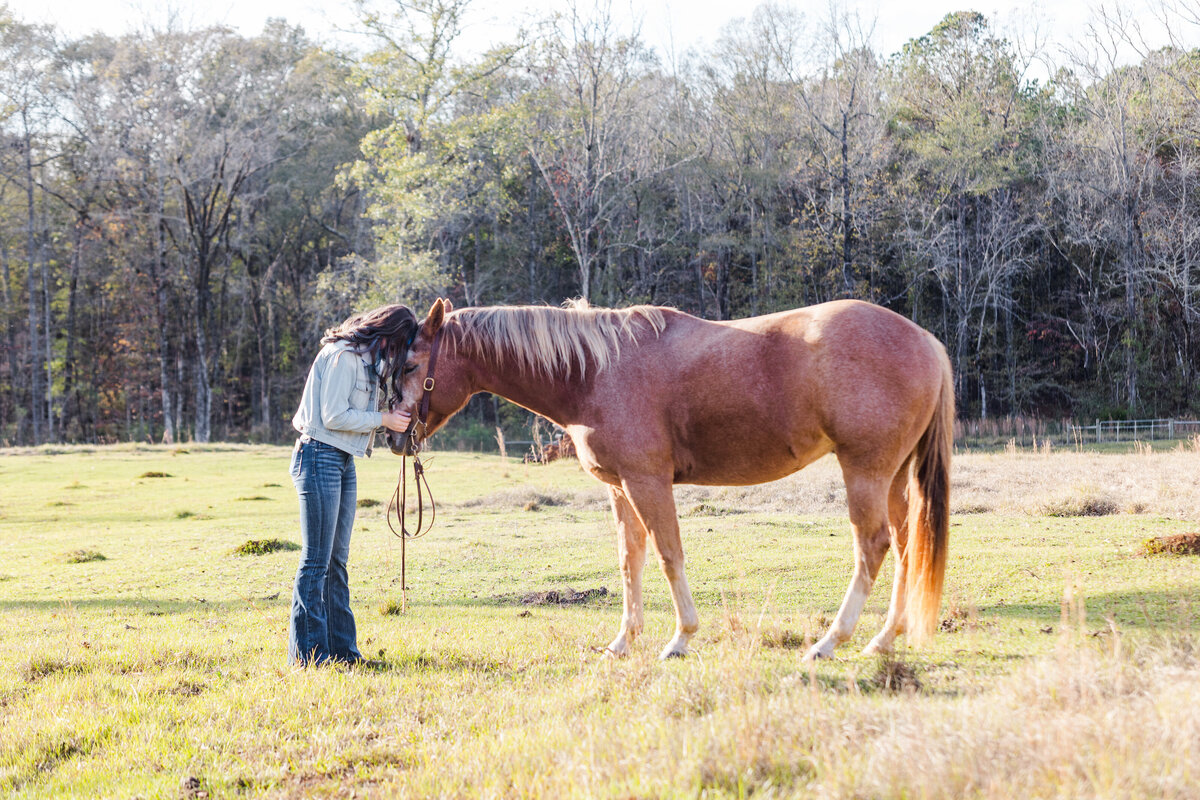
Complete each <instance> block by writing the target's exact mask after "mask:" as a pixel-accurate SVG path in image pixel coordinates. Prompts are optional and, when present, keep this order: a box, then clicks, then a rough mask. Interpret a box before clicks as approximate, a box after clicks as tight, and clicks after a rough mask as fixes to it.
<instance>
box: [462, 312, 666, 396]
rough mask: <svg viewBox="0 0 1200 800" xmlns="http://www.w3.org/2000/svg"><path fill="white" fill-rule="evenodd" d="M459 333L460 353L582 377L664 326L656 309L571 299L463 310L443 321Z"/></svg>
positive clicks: (527, 369)
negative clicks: (593, 304) (554, 304)
mask: <svg viewBox="0 0 1200 800" xmlns="http://www.w3.org/2000/svg"><path fill="white" fill-rule="evenodd" d="M447 322H448V323H452V324H454V325H455V327H456V328H457V330H456V331H455V333H456V334H457V335H455V336H454V337H452V340H453V342H454V347H455V348H457V349H458V350H460V351H461V352H463V353H465V354H468V355H474V356H477V357H482V358H491V359H493V360H495V361H496V362H497V363H498V364H499V365H500V366H513V367H516V368H517V369H518V370H519V371H520V372H521V373H522V374H525V373H534V374H539V373H540V374H543V375H548V376H555V375H562V376H564V377H570V376H571V375H572V374H573V373H574V372H575V371H576V370H578V373H579V377H583V376H584V375H585V374H586V372H587V369H588V365H589V363H590V364H591V366H593V367H594V368H595V370H596V371H597V372H600V371H602V370H603V369H604V368H605V367H607V366H608V365H609V364H611V363H612V362H613V360H614V359H616V358H617V357H618V356H619V355H620V353H621V344H622V343H623V342H628V343H630V344H636V343H637V340H638V335H639V334H642V333H646V332H649V333H652V334H653V335H655V336H657V335H658V334H659V333H661V332H662V330H663V328H665V327H666V324H667V321H666V317H665V316H664V315H663V310H662V309H661V308H659V307H657V306H631V307H629V308H623V309H613V308H592V307H590V306H588V305H587V303H586V302H584V301H575V302H573V303H571V304H570V305H569V306H567V307H566V308H554V307H552V306H482V307H476V308H464V309H461V310H459V311H457V312H455V313H454V314H453V315H451V316H450V317H449V318H448V319H447Z"/></svg>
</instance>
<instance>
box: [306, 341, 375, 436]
mask: <svg viewBox="0 0 1200 800" xmlns="http://www.w3.org/2000/svg"><path fill="white" fill-rule="evenodd" d="M368 358H369V357H368V356H365V355H358V354H357V353H354V352H353V351H352V350H351V349H350V345H349V344H348V343H347V342H330V343H329V344H327V345H325V346H324V347H322V348H321V352H319V353H317V357H316V359H314V360H313V365H312V369H310V370H309V371H308V379H307V380H306V381H305V382H304V394H303V395H301V397H300V408H299V409H298V410H297V411H296V416H294V417H292V427H293V428H295V429H296V430H298V431H300V433H302V434H304V435H306V436H309V437H311V438H313V439H316V440H317V441H318V442H324V443H325V444H329V445H333V446H334V447H336V448H338V449H339V450H344V451H346V452H347V453H352V454H354V455H356V456H369V455H371V445H372V443H373V442H374V441H375V430H376V429H377V428H379V427H380V426H381V425H382V424H383V415H382V414H381V413H380V412H379V410H378V407H379V401H378V400H377V397H378V394H379V384H378V383H377V381H376V380H375V379H374V377H373V371H372V369H371V364H370V362H369V361H368Z"/></svg>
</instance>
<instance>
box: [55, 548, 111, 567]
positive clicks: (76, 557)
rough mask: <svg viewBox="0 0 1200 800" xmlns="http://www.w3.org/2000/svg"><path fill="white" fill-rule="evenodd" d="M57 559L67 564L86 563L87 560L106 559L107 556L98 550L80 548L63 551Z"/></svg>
mask: <svg viewBox="0 0 1200 800" xmlns="http://www.w3.org/2000/svg"><path fill="white" fill-rule="evenodd" d="M59 560H60V561H63V562H64V563H67V564H86V563H88V562H89V561H107V560H108V558H107V557H106V556H105V555H104V554H103V553H101V552H100V551H99V550H91V549H86V548H81V549H79V550H72V551H71V552H69V553H63V554H62V556H61V557H60V559H59Z"/></svg>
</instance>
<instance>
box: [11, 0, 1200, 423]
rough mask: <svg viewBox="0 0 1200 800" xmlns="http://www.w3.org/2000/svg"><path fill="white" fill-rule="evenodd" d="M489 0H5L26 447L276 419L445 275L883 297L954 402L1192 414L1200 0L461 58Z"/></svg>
mask: <svg viewBox="0 0 1200 800" xmlns="http://www.w3.org/2000/svg"><path fill="white" fill-rule="evenodd" d="M468 3H469V0H410V1H409V2H405V3H403V4H400V3H397V4H395V5H392V6H390V7H387V8H384V9H383V10H379V9H378V8H373V7H370V6H367V5H364V4H362V3H360V4H358V5H357V6H356V7H355V8H356V10H357V14H358V20H359V26H360V30H361V31H362V32H364V33H367V34H369V37H368V38H369V41H370V42H371V45H370V46H369V47H367V48H364V49H363V50H361V51H359V52H343V51H339V50H338V49H336V48H333V47H329V46H321V45H318V44H317V43H315V42H314V41H313V40H311V39H310V38H309V37H308V36H306V34H305V33H304V31H303V30H301V29H299V28H296V27H293V26H290V25H288V24H287V23H286V22H284V21H282V20H279V21H272V22H271V23H269V24H268V25H267V26H266V27H265V29H264V30H263V32H262V33H261V34H260V35H258V36H253V37H246V36H242V35H239V34H237V33H235V32H233V31H231V30H229V29H225V28H205V29H196V30H179V29H172V28H167V29H160V30H145V31H141V32H136V33H129V34H126V35H122V36H108V35H103V34H93V35H90V36H86V37H83V38H75V39H70V38H64V37H63V36H61V35H60V33H59V32H58V31H56V30H55V29H53V28H50V27H45V26H39V25H31V24H26V23H23V22H21V21H19V20H17V19H14V18H13V17H12V16H11V15H10V14H8V13H7V12H3V13H2V14H0V289H2V290H3V292H2V295H0V302H2V304H3V306H2V308H0V315H2V319H3V328H4V332H3V336H4V341H3V345H2V346H3V350H4V355H3V357H2V358H0V444H10V445H11V444H29V443H43V442H51V441H116V440H128V439H133V440H143V441H144V440H152V441H169V442H179V441H187V440H194V441H201V442H204V441H209V440H212V439H242V440H246V439H252V440H262V441H274V440H279V439H281V438H284V437H285V436H287V435H288V433H289V430H290V425H289V422H290V417H291V414H292V412H293V411H294V406H295V403H296V399H297V398H298V396H299V393H300V388H301V386H302V384H303V381H304V378H305V374H306V371H307V368H308V365H309V363H310V361H311V359H312V356H313V355H314V353H315V351H316V349H317V348H318V346H319V343H318V341H319V337H320V334H321V331H322V330H323V329H324V328H325V327H328V326H330V325H331V324H333V323H335V322H337V321H339V320H340V319H342V318H344V317H346V316H347V315H348V314H350V313H351V312H352V311H353V310H356V309H363V308H365V307H369V306H372V305H375V304H379V303H383V302H397V301H399V302H406V303H409V304H410V305H413V306H414V308H416V309H418V310H420V309H421V308H422V307H423V306H425V305H426V304H427V303H428V301H429V300H430V299H432V298H433V297H435V296H437V295H442V294H444V295H448V296H450V297H452V298H453V299H454V300H455V302H456V305H480V304H494V303H553V304H557V303H559V302H561V301H562V300H563V299H565V298H569V297H582V298H585V299H587V300H588V301H589V302H591V303H593V304H596V305H618V306H619V305H627V304H631V303H641V302H649V303H658V304H666V305H673V306H675V307H678V308H680V309H683V310H685V311H688V312H690V313H693V314H697V315H700V316H703V317H708V318H711V319H732V318H737V317H742V316H748V315H753V314H763V313H769V312H772V311H778V310H782V309H786V308H792V307H797V306H802V305H809V304H813V303H818V302H823V301H827V300H833V299H837V298H845V297H855V298H862V299H866V300H871V301H873V302H877V303H881V304H883V305H886V306H888V307H890V308H892V309H894V310H896V311H898V312H899V313H902V314H904V315H906V316H909V317H911V318H912V319H914V320H915V321H916V322H918V323H919V324H921V325H923V326H924V327H926V328H928V329H929V330H931V331H933V332H934V333H935V334H937V335H938V336H939V337H940V338H941V339H942V341H943V342H945V343H946V346H947V350H948V352H949V353H950V356H951V359H952V361H953V364H954V368H955V375H956V381H957V386H956V389H957V392H958V402H959V410H960V414H961V415H963V416H964V417H975V418H989V417H997V416H1006V415H1038V416H1055V417H1066V416H1075V417H1086V418H1091V417H1095V416H1101V417H1124V416H1147V415H1154V416H1158V415H1194V414H1195V413H1196V412H1197V410H1200V399H1197V393H1196V391H1195V389H1196V386H1197V373H1198V369H1200V342H1198V341H1197V328H1196V322H1197V319H1198V315H1200V287H1198V285H1197V284H1198V281H1200V198H1197V196H1196V195H1197V191H1196V186H1197V181H1196V179H1197V175H1198V173H1200V102H1198V101H1200V49H1197V48H1196V47H1194V46H1190V45H1188V44H1187V42H1188V41H1189V37H1190V39H1191V41H1195V39H1196V35H1197V32H1198V31H1200V6H1196V5H1193V6H1188V5H1186V4H1173V5H1171V6H1170V7H1169V8H1166V9H1165V10H1164V11H1163V14H1162V19H1163V22H1164V24H1165V25H1166V30H1167V31H1168V34H1169V35H1170V38H1171V41H1172V42H1174V44H1171V45H1168V46H1165V47H1157V48H1150V47H1145V46H1143V45H1142V43H1141V41H1140V40H1139V39H1138V38H1137V36H1136V32H1137V30H1138V29H1139V28H1138V26H1137V25H1135V24H1134V21H1133V20H1131V19H1128V18H1125V17H1122V16H1121V14H1120V12H1110V13H1108V14H1104V13H1102V14H1101V15H1100V16H1099V17H1098V18H1097V19H1095V20H1093V21H1092V23H1091V24H1090V26H1089V27H1088V30H1087V32H1086V35H1084V36H1082V37H1081V39H1080V41H1079V42H1077V43H1076V44H1075V49H1074V50H1071V51H1067V52H1059V53H1058V55H1057V56H1056V59H1055V60H1056V61H1057V62H1059V63H1058V64H1057V65H1056V66H1054V67H1052V68H1050V67H1047V66H1046V65H1047V64H1049V63H1050V61H1049V60H1048V59H1047V53H1046V52H1045V51H1044V50H1042V51H1039V50H1037V49H1036V48H1033V47H1029V46H1027V44H1026V43H1025V42H1022V41H1019V40H1017V39H1015V38H1014V37H1011V36H1006V35H1004V34H1003V33H1002V32H1001V31H999V30H998V24H997V23H996V22H994V21H992V20H989V19H988V18H987V17H984V16H983V15H981V14H978V13H975V12H971V11H963V12H958V13H954V14H950V15H948V16H947V17H946V18H945V19H943V20H942V21H941V22H940V23H939V24H938V25H937V26H935V27H934V28H933V29H932V30H931V31H929V33H927V34H926V35H924V36H921V37H919V38H916V39H913V40H911V41H909V42H907V43H906V44H905V45H904V46H903V47H902V48H901V49H900V50H899V51H898V52H896V53H891V54H883V53H880V52H877V51H876V49H874V48H873V46H872V44H871V37H870V35H869V34H870V32H869V28H868V26H865V25H864V24H863V22H862V21H861V20H860V19H858V18H857V17H855V16H853V15H848V14H844V13H842V12H840V11H838V10H837V9H836V8H834V9H832V10H831V11H830V12H829V13H827V14H826V15H825V16H823V17H819V18H817V17H809V16H804V15H801V14H800V13H798V12H796V11H795V10H793V9H791V8H788V7H786V6H782V5H776V4H767V5H763V6H760V7H758V8H757V9H755V10H754V11H753V13H752V14H750V16H749V17H747V18H746V19H742V20H737V21H734V22H731V23H730V24H729V25H728V26H727V27H726V28H725V30H724V31H723V32H722V34H721V35H720V37H719V38H718V39H717V41H716V42H715V43H714V44H713V45H711V46H710V47H707V48H705V49H704V50H702V51H694V52H690V53H688V54H687V55H685V56H684V57H682V58H681V59H679V60H677V61H671V62H667V61H664V59H663V58H662V57H660V56H659V55H658V54H656V53H655V52H654V51H653V50H652V49H650V48H649V47H647V46H646V44H645V42H644V40H643V39H642V37H641V36H640V34H639V32H638V30H637V29H636V28H628V27H622V26H621V25H619V24H617V23H616V22H615V20H614V19H613V17H612V16H611V15H610V14H609V13H608V11H607V10H606V8H605V7H603V6H600V7H596V8H591V7H589V8H587V9H584V8H583V7H581V6H577V7H575V8H574V9H572V10H569V11H568V12H566V13H564V14H561V15H557V16H555V17H553V18H550V19H547V20H545V21H544V22H542V23H541V24H540V25H539V26H538V27H537V28H536V29H535V30H531V31H528V32H526V33H524V34H522V35H521V36H519V37H517V40H516V41H514V42H512V43H511V44H509V45H505V46H500V47H496V48H494V49H493V50H491V51H489V52H487V53H483V54H477V55H472V56H470V57H465V58H464V57H460V56H459V55H458V54H457V52H456V42H458V41H459V37H460V33H461V31H462V26H463V23H464V14H465V13H466V11H467V8H468ZM1034 75H1040V76H1041V77H1032V76H1034ZM505 413H506V412H504V411H503V409H501V408H500V407H499V406H498V405H497V404H496V403H494V402H492V401H488V400H481V401H477V402H476V403H474V404H473V406H472V408H471V410H470V412H469V415H468V416H470V415H474V417H475V418H477V419H480V420H484V419H486V420H487V424H488V425H489V426H490V425H493V424H495V423H496V422H497V421H501V422H502V421H504V420H503V418H505Z"/></svg>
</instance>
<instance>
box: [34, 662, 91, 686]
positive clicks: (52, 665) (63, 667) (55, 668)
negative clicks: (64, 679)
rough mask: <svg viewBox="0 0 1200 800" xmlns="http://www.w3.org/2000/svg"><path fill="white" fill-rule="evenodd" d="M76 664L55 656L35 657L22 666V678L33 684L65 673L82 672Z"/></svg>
mask: <svg viewBox="0 0 1200 800" xmlns="http://www.w3.org/2000/svg"><path fill="white" fill-rule="evenodd" d="M82 671H83V669H82V668H81V667H80V666H79V665H78V664H76V663H74V662H71V661H68V660H67V659H65V658H56V657H55V656H34V657H33V658H31V659H29V660H28V661H27V662H25V663H24V664H22V665H21V669H20V672H21V677H22V678H24V679H25V680H27V681H29V682H30V683H32V682H33V681H37V680H41V679H42V678H48V677H50V676H51V675H58V674H61V673H64V672H82Z"/></svg>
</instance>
